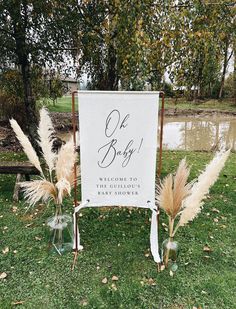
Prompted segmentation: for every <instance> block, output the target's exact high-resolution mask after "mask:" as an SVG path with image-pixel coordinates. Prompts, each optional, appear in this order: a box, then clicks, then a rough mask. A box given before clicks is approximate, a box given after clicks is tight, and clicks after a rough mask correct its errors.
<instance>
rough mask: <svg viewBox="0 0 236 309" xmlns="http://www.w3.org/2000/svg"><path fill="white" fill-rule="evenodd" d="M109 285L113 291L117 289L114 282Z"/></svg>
mask: <svg viewBox="0 0 236 309" xmlns="http://www.w3.org/2000/svg"><path fill="white" fill-rule="evenodd" d="M111 287H112V289H113V290H114V291H117V287H116V285H115V283H112V285H111Z"/></svg>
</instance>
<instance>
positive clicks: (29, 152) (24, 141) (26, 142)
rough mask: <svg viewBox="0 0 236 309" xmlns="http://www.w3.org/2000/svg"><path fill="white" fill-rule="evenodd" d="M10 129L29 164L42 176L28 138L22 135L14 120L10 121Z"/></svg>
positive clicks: (37, 159)
mask: <svg viewBox="0 0 236 309" xmlns="http://www.w3.org/2000/svg"><path fill="white" fill-rule="evenodd" d="M10 123H11V127H12V129H13V131H14V132H15V134H16V137H17V139H18V140H19V142H20V144H21V146H22V147H23V150H24V152H25V154H26V155H27V157H28V159H29V160H30V162H31V163H32V164H33V165H34V166H35V167H36V168H37V169H38V170H39V171H40V173H41V174H42V175H43V171H42V168H41V166H40V162H39V158H38V156H37V154H36V152H35V150H34V148H33V146H32V145H31V143H30V141H29V139H28V137H27V136H26V135H25V134H24V133H23V131H22V130H21V128H20V126H19V125H18V123H17V122H16V120H15V119H10Z"/></svg>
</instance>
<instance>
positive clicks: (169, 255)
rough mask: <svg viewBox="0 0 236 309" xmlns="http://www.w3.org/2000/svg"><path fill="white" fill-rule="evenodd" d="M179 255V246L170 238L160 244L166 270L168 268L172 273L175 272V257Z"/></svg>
mask: <svg viewBox="0 0 236 309" xmlns="http://www.w3.org/2000/svg"><path fill="white" fill-rule="evenodd" d="M178 254H179V244H178V242H177V241H174V240H173V238H172V237H170V238H167V239H165V240H164V241H163V243H162V261H163V263H164V264H165V266H166V268H167V267H168V268H170V269H171V270H172V271H176V270H177V268H178V266H177V263H176V261H177V257H178Z"/></svg>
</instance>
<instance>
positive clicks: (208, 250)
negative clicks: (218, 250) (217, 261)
mask: <svg viewBox="0 0 236 309" xmlns="http://www.w3.org/2000/svg"><path fill="white" fill-rule="evenodd" d="M203 251H204V252H212V249H211V248H210V247H209V246H207V245H205V246H204V248H203Z"/></svg>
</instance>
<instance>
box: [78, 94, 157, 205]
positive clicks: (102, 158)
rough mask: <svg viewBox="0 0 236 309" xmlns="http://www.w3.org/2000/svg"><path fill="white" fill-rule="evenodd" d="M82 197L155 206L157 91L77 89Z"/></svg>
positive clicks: (99, 201) (91, 201) (105, 202)
mask: <svg viewBox="0 0 236 309" xmlns="http://www.w3.org/2000/svg"><path fill="white" fill-rule="evenodd" d="M78 99H79V130H80V164H81V185H82V201H89V202H88V206H136V207H144V208H150V205H155V175H156V150H157V129H158V104H159V93H158V92H116V91H115V92H107V91H92V92H89V91H79V92H78Z"/></svg>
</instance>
